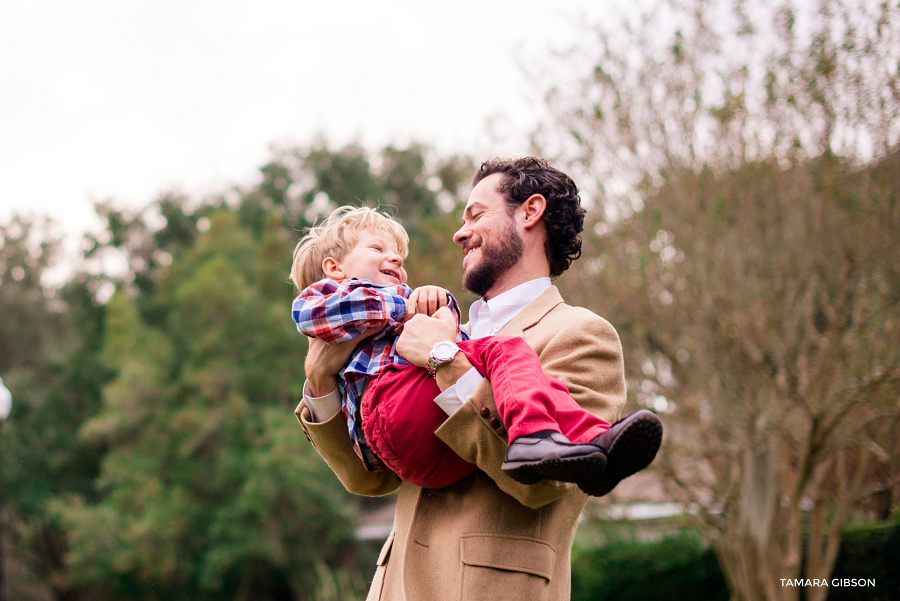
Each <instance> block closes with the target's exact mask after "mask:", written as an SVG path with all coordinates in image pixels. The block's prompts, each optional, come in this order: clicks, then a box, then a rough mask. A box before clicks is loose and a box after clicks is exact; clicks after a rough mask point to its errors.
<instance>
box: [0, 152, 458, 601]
mask: <svg viewBox="0 0 900 601" xmlns="http://www.w3.org/2000/svg"><path fill="white" fill-rule="evenodd" d="M470 173H471V161H470V160H469V159H467V158H466V157H438V156H435V155H434V154H433V153H432V152H431V151H430V150H428V149H427V148H426V147H424V146H422V145H413V146H411V147H410V148H408V149H405V150H401V149H396V148H393V147H388V148H386V149H383V150H382V151H380V152H378V153H371V152H368V151H366V150H364V149H362V148H360V147H357V146H355V145H350V146H347V147H344V148H342V149H337V150H332V149H329V148H328V145H327V144H326V143H325V142H324V141H318V142H316V143H314V144H313V145H311V146H309V147H304V148H294V149H286V150H281V151H276V152H274V153H273V157H272V160H270V161H269V162H268V163H267V164H265V165H264V166H263V167H262V168H261V169H260V177H259V181H257V182H255V183H251V184H250V185H248V186H246V187H235V188H232V189H230V190H226V191H223V193H222V194H221V195H219V196H217V197H213V198H211V199H204V200H203V201H202V202H201V201H199V200H195V199H191V198H188V197H185V196H182V195H178V194H174V193H170V194H163V195H161V196H160V197H159V198H158V199H157V200H156V201H155V202H152V203H150V204H148V205H147V206H145V207H143V208H140V209H128V208H121V207H118V206H117V204H116V202H115V201H114V200H110V201H106V202H103V203H99V204H98V205H97V207H96V209H97V212H98V215H99V216H100V217H101V219H102V220H103V221H104V227H103V229H102V230H101V231H99V232H96V233H95V234H93V235H91V236H89V237H88V240H87V246H86V252H85V261H84V263H82V264H79V265H77V266H76V270H75V272H74V274H73V276H72V277H71V278H70V280H69V281H68V282H66V283H64V284H63V285H62V286H61V287H58V288H53V287H50V286H47V285H45V284H43V283H42V282H43V280H42V276H43V275H44V274H45V272H46V269H47V267H48V266H51V265H52V264H53V260H54V257H55V255H54V254H53V249H54V248H56V246H55V244H56V242H55V238H54V237H53V236H51V235H49V234H48V233H45V232H44V229H42V228H44V226H42V225H40V223H39V222H34V223H33V224H32V222H30V221H29V222H27V223H26V222H24V221H23V222H21V223H20V222H18V221H16V222H12V223H11V224H10V225H9V226H4V228H6V229H2V230H0V233H4V236H6V238H5V239H4V242H5V244H4V246H3V248H2V252H0V258H2V259H3V263H2V265H0V266H2V267H3V271H0V278H2V279H0V308H2V309H3V311H4V317H5V316H6V315H7V314H13V313H15V315H17V316H19V320H18V321H16V322H8V321H2V322H0V349H6V348H14V346H15V344H16V343H17V342H18V340H17V337H18V338H19V339H24V336H26V335H28V336H32V338H33V339H34V340H35V341H36V342H35V344H34V345H33V346H29V348H28V349H27V350H28V352H27V353H21V354H17V355H4V356H0V365H2V367H0V369H4V370H7V371H4V373H3V376H4V380H5V382H6V383H7V384H8V385H9V386H10V388H11V389H13V393H14V395H15V396H16V401H17V402H16V408H15V412H14V414H13V415H12V416H11V418H10V420H8V423H7V424H6V426H7V427H6V430H5V432H4V440H5V442H6V443H8V444H6V445H4V446H5V448H4V466H5V467H6V468H7V469H5V470H4V473H3V477H4V485H5V490H12V491H14V493H13V494H12V495H11V499H10V502H9V506H10V510H9V512H8V514H7V515H8V516H9V521H10V522H11V523H12V525H13V527H14V528H15V530H16V532H17V537H16V538H15V539H14V544H15V549H16V553H15V554H16V556H17V557H21V558H25V559H26V560H27V568H28V571H29V572H30V573H31V575H32V576H33V579H34V580H35V581H40V582H42V583H43V585H44V587H45V591H44V594H45V595H46V596H53V597H54V598H56V599H66V600H69V599H71V600H77V599H93V598H103V599H154V598H165V599H216V598H222V596H223V595H225V596H228V597H229V598H232V597H234V598H237V599H247V598H254V599H276V598H278V599H281V598H296V599H307V598H315V599H320V598H321V599H326V598H328V599H337V598H350V597H353V596H356V595H357V593H359V591H360V590H362V589H363V588H364V578H365V577H366V576H368V575H369V571H370V570H371V566H370V565H368V564H367V563H366V562H364V561H362V560H361V557H362V555H364V554H365V553H367V552H369V551H368V549H363V548H362V546H361V545H359V544H358V543H357V542H356V541H354V539H353V537H352V532H353V526H354V521H355V516H356V515H357V513H358V512H359V511H360V509H361V508H364V507H365V506H366V502H365V500H362V499H360V498H358V497H354V496H353V495H350V494H349V493H348V492H347V491H345V490H344V489H343V488H342V487H341V485H340V483H339V482H338V480H337V479H336V478H335V477H334V476H333V475H332V474H331V473H330V470H329V469H328V467H327V465H326V464H325V463H324V461H322V460H321V458H320V457H319V456H318V455H317V454H316V453H315V450H314V449H313V448H312V447H311V446H310V445H309V444H308V443H307V442H306V441H305V440H304V438H303V435H302V430H301V429H300V427H299V425H298V424H297V422H296V419H295V417H294V416H293V414H292V412H293V409H294V407H295V406H296V404H297V402H298V401H299V399H300V396H301V387H302V383H303V372H302V359H303V353H304V350H305V344H306V341H305V339H304V338H303V337H302V336H300V335H299V334H298V333H297V332H296V328H295V327H294V324H293V323H292V321H291V320H290V310H289V308H290V303H291V299H292V298H293V295H294V293H295V291H294V290H293V289H292V286H291V283H290V282H289V280H288V274H289V271H290V264H291V251H292V249H293V247H294V245H295V244H296V242H297V240H298V239H299V238H300V236H301V235H302V229H303V228H304V227H308V226H309V225H311V224H312V223H313V222H314V221H315V220H316V219H317V218H319V217H321V216H322V215H323V214H325V213H327V212H328V211H330V210H331V208H333V206H336V202H337V201H338V200H339V199H340V201H341V202H344V201H346V202H370V203H372V204H374V203H377V202H379V201H384V202H385V203H386V202H387V201H389V200H391V199H394V200H396V201H397V202H396V204H397V205H398V206H399V205H401V204H402V208H400V209H399V210H400V211H401V214H400V215H399V216H398V217H399V218H400V219H401V220H402V221H403V222H404V223H405V224H406V225H407V227H408V229H409V230H410V234H411V246H412V247H413V248H414V249H416V250H414V252H413V256H412V257H411V259H410V263H409V265H410V273H411V274H414V275H412V277H413V280H414V281H421V282H422V283H425V282H426V281H427V282H429V283H432V282H436V283H443V282H446V280H447V278H448V277H449V278H450V279H451V280H452V281H451V282H447V284H448V285H452V286H458V285H459V277H458V276H455V277H454V276H452V275H451V276H448V274H453V273H454V271H456V272H458V271H459V270H460V261H459V257H460V254H459V252H458V251H456V252H454V251H453V249H452V248H450V246H449V245H448V244H447V240H449V238H450V233H451V232H452V231H453V230H454V229H455V228H456V227H457V218H456V215H454V214H453V209H454V208H456V206H457V197H458V192H459V190H460V188H461V187H462V186H463V185H464V184H463V182H464V181H465V180H466V178H467V177H468V176H469V175H470ZM394 188H396V189H397V190H400V191H402V193H401V194H398V195H397V197H396V198H394V197H392V196H391V195H389V194H388V192H389V191H390V190H393V189H394ZM353 190H356V192H355V193H353V192H352V191H353ZM350 194H353V196H352V197H350V198H346V199H345V198H343V195H350ZM332 198H334V199H335V200H331V199H332ZM48 227H49V226H48ZM47 232H50V233H52V232H51V230H47ZM7 233H9V235H7ZM434 240H439V242H440V244H439V245H436V246H438V248H439V249H440V250H435V249H432V248H431V246H432V245H433V241H434ZM420 256H421V259H420ZM110 265H113V266H114V267H115V269H109V266H110ZM17 268H18V269H17ZM7 376H9V377H7ZM23 590H25V589H24V588H23V589H17V593H21V594H22V595H23V596H24V595H26V594H29V593H28V592H24V593H23V592H22V591H23Z"/></svg>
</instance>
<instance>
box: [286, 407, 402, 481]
mask: <svg viewBox="0 0 900 601" xmlns="http://www.w3.org/2000/svg"><path fill="white" fill-rule="evenodd" d="M294 414H295V415H296V416H297V420H298V421H299V422H300V425H301V426H302V427H303V431H304V432H305V433H306V437H307V438H308V439H309V441H310V442H311V443H312V445H313V447H315V449H316V451H318V452H319V455H321V456H322V458H323V459H324V460H325V463H327V464H328V467H330V468H331V470H332V471H333V472H334V473H335V475H336V476H337V477H338V480H340V481H341V484H343V485H344V488H346V489H347V490H348V491H350V492H352V493H354V494H357V495H364V496H367V497H380V496H383V495H387V494H390V493H392V492H394V491H395V490H397V489H398V488H399V487H400V478H398V477H397V475H396V474H395V473H394V472H391V471H381V472H370V471H368V470H366V468H365V466H364V465H363V462H362V461H361V460H360V458H359V455H357V454H356V451H354V450H353V446H352V445H351V444H350V435H349V434H347V420H346V419H345V418H344V414H343V413H342V412H340V411H339V412H338V413H337V414H336V415H334V416H333V417H332V418H331V419H329V420H327V421H325V422H321V423H317V422H313V421H311V416H310V413H309V409H308V408H307V407H306V404H305V403H303V402H301V403H300V404H299V405H298V406H297V409H296V410H295V411H294Z"/></svg>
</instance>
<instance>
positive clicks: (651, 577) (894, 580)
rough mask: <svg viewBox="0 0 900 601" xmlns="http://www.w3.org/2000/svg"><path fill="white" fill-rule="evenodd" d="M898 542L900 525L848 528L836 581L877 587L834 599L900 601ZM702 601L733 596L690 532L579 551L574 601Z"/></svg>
mask: <svg viewBox="0 0 900 601" xmlns="http://www.w3.org/2000/svg"><path fill="white" fill-rule="evenodd" d="M898 537H900V526H898V524H897V523H896V521H895V522H893V523H887V524H864V525H859V526H854V527H851V528H848V529H847V531H845V532H844V536H843V540H842V541H841V550H840V554H839V556H838V561H837V563H836V564H835V570H834V573H833V574H832V579H833V578H838V579H844V578H856V579H864V580H867V579H874V580H875V586H874V587H871V586H869V587H839V586H830V587H829V588H828V599H841V600H844V599H846V600H854V601H868V600H871V601H878V600H880V599H894V598H896V597H897V594H898V592H900V579H898V576H897V571H896V569H895V566H896V565H897V559H898V558H897V553H898V550H900V539H898ZM804 577H805V576H804ZM832 579H829V582H831V581H832ZM698 597H699V598H703V599H723V600H724V599H728V598H729V595H728V589H727V587H726V584H725V578H724V576H723V574H722V570H721V568H720V566H719V562H718V560H717V558H716V554H715V553H714V551H713V550H712V549H711V548H710V547H709V546H707V545H706V544H704V543H703V542H702V541H701V540H700V538H699V537H698V536H697V535H696V534H694V533H692V532H690V531H683V532H681V533H679V534H677V535H674V536H669V537H666V538H663V539H662V540H659V541H655V542H636V541H633V540H618V541H616V542H613V543H611V544H607V545H604V546H600V547H590V548H584V547H579V546H576V547H575V549H573V553H572V600H573V601H605V600H607V599H615V600H616V601H626V600H628V599H635V600H640V601H653V600H655V599H660V600H662V599H665V600H670V599H696V598H698Z"/></svg>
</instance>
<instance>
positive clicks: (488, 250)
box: [463, 219, 525, 296]
mask: <svg viewBox="0 0 900 601" xmlns="http://www.w3.org/2000/svg"><path fill="white" fill-rule="evenodd" d="M523 254H525V243H524V242H523V241H522V237H521V236H520V235H519V233H518V232H517V231H516V229H515V225H514V222H513V220H512V219H510V220H509V221H507V222H506V227H505V228H504V229H503V235H502V237H501V239H500V240H498V241H497V242H493V243H491V244H484V243H482V245H481V261H479V262H478V264H477V265H475V266H473V267H472V268H470V269H469V270H467V271H466V273H465V275H463V287H465V289H466V290H468V291H469V292H472V293H474V294H477V295H478V296H484V295H485V294H487V291H488V290H490V289H491V288H492V287H493V286H494V284H495V283H496V282H497V280H498V279H499V278H500V276H502V275H503V274H504V273H506V271H507V270H509V269H510V268H511V267H512V266H513V265H515V264H516V263H518V262H519V259H521V258H522V255H523Z"/></svg>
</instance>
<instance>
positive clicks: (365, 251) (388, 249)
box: [330, 230, 406, 286]
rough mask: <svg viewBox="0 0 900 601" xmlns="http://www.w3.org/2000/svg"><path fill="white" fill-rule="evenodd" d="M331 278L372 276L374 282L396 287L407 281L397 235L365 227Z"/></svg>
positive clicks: (370, 278) (339, 262)
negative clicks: (398, 250)
mask: <svg viewBox="0 0 900 601" xmlns="http://www.w3.org/2000/svg"><path fill="white" fill-rule="evenodd" d="M330 277H334V278H335V279H350V278H359V279H361V280H362V279H368V280H372V283H373V284H383V285H388V286H393V285H397V284H405V283H406V270H405V269H403V257H401V256H400V254H399V253H398V252H397V243H396V242H395V241H394V239H393V237H391V236H390V235H388V234H386V233H385V232H381V231H378V230H362V231H361V232H360V233H359V240H357V242H356V245H355V246H354V247H353V249H352V250H351V251H350V252H349V253H347V254H346V255H345V256H344V258H343V260H341V261H337V262H336V266H335V272H334V274H332V275H330Z"/></svg>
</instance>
